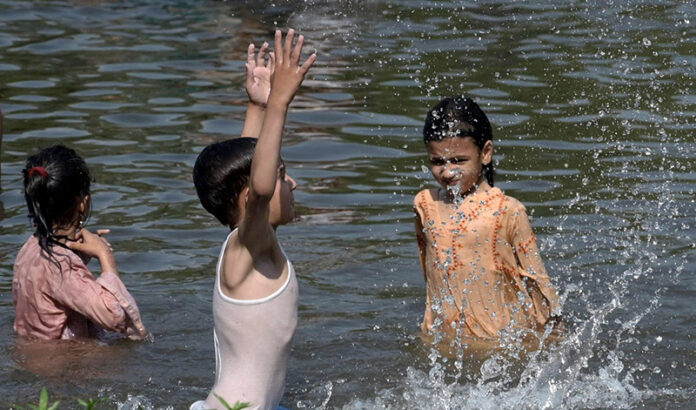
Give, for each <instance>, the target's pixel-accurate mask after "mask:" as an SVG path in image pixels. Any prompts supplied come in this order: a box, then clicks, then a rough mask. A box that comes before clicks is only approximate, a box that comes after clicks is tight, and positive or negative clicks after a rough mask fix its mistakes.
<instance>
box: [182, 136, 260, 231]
mask: <svg viewBox="0 0 696 410" xmlns="http://www.w3.org/2000/svg"><path fill="white" fill-rule="evenodd" d="M254 148H256V138H248V137H243V138H235V139H231V140H227V141H223V142H218V143H215V144H211V145H208V146H207V147H205V149H203V151H202V152H201V153H200V154H199V155H198V159H196V164H195V165H194V167H193V184H194V185H195V186H196V192H197V193H198V199H200V201H201V205H203V208H205V210H206V211H208V212H210V213H211V214H212V215H213V216H215V218H217V219H218V220H219V221H220V223H222V224H223V225H226V226H229V227H230V228H234V227H235V226H236V223H237V219H238V218H239V211H238V208H237V205H238V203H239V194H240V193H241V192H242V189H244V187H245V186H246V185H247V184H249V178H250V176H251V160H252V158H253V157H254Z"/></svg>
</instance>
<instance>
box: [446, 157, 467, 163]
mask: <svg viewBox="0 0 696 410" xmlns="http://www.w3.org/2000/svg"><path fill="white" fill-rule="evenodd" d="M466 161H467V158H452V159H451V160H449V163H450V164H461V163H463V162H466Z"/></svg>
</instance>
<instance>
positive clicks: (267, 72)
mask: <svg viewBox="0 0 696 410" xmlns="http://www.w3.org/2000/svg"><path fill="white" fill-rule="evenodd" d="M267 51H268V43H264V44H263V45H262V46H261V50H259V53H258V55H256V50H255V48H254V45H253V44H249V50H248V54H247V62H246V69H247V79H246V90H247V94H249V101H251V102H252V103H254V104H257V105H261V106H264V107H265V106H266V102H268V96H269V94H270V93H271V75H272V74H273V69H274V66H275V56H274V55H273V53H268V57H269V58H268V61H266V58H265V57H266V53H267Z"/></svg>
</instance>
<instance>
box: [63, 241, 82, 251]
mask: <svg viewBox="0 0 696 410" xmlns="http://www.w3.org/2000/svg"><path fill="white" fill-rule="evenodd" d="M65 246H67V247H68V249H72V250H75V251H81V250H82V243H80V242H77V241H66V242H65Z"/></svg>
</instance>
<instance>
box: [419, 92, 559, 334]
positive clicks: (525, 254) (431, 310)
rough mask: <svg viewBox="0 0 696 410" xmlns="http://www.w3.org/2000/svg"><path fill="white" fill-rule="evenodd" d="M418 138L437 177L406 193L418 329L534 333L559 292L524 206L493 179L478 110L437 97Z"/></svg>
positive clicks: (553, 311) (485, 127) (487, 130)
mask: <svg viewBox="0 0 696 410" xmlns="http://www.w3.org/2000/svg"><path fill="white" fill-rule="evenodd" d="M423 137H424V141H425V143H426V147H427V152H428V160H429V162H430V169H431V171H432V174H433V176H434V178H435V180H436V181H437V182H438V184H439V185H440V187H439V188H435V189H426V190H423V191H421V192H419V193H418V195H416V198H415V200H414V210H415V213H416V236H417V239H418V246H419V248H420V259H421V265H422V268H423V273H424V277H425V282H426V306H425V315H424V319H423V323H422V329H423V331H424V332H425V333H426V334H431V333H433V332H438V333H440V334H444V335H449V336H450V337H457V338H463V339H469V340H470V341H474V340H479V341H482V340H483V341H485V340H495V339H498V338H500V337H501V336H502V333H503V332H508V333H509V332H514V333H516V334H520V333H521V334H522V336H532V337H535V336H534V335H538V333H537V332H534V331H537V330H541V329H542V327H543V326H544V325H546V323H547V322H549V321H550V320H552V319H553V318H555V317H558V315H559V314H560V306H559V301H558V296H557V294H556V290H555V289H554V287H553V285H552V284H551V280H550V279H549V276H548V275H547V274H546V270H545V269H544V264H543V262H542V260H541V256H540V255H539V249H538V247H537V242H536V237H535V236H534V233H533V232H532V228H531V226H530V224H529V218H528V217H527V212H526V209H525V207H524V205H522V203H520V202H519V201H518V200H516V199H514V198H512V197H509V196H507V195H505V194H504V193H503V191H501V190H500V189H499V188H497V187H494V186H493V176H494V172H493V158H492V156H493V142H492V132H491V125H490V123H489V122H488V118H487V117H486V114H484V113H483V111H482V110H481V108H480V107H479V106H478V105H477V104H476V103H475V102H474V101H472V100H471V99H470V98H467V97H463V96H462V97H454V98H446V99H444V100H442V101H441V102H440V103H439V104H437V105H436V106H435V107H433V108H432V109H431V110H430V111H429V112H428V115H427V117H426V120H425V126H424V127H423ZM530 331H531V332H530Z"/></svg>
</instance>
